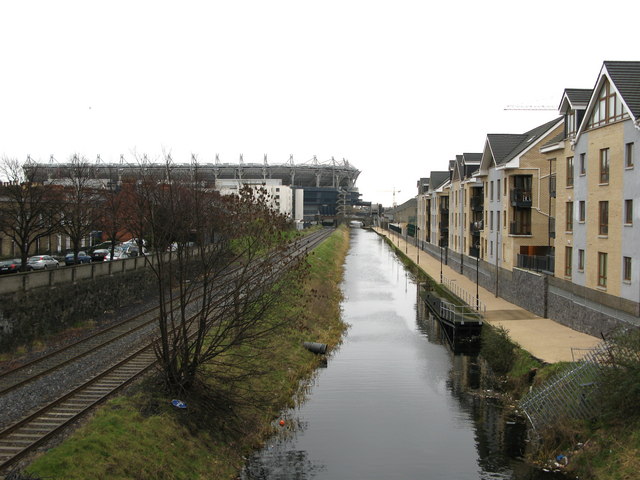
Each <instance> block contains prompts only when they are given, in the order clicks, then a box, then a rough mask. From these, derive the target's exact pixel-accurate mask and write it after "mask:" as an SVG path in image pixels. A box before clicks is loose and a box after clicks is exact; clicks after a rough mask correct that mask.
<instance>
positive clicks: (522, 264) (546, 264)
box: [516, 253, 555, 272]
mask: <svg viewBox="0 0 640 480" xmlns="http://www.w3.org/2000/svg"><path fill="white" fill-rule="evenodd" d="M516 266H517V267H518V268H525V269H527V270H533V271H536V272H553V271H554V269H555V257H554V256H553V255H523V254H521V253H518V254H517V259H516Z"/></svg>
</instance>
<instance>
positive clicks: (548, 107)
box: [504, 105, 557, 110]
mask: <svg viewBox="0 0 640 480" xmlns="http://www.w3.org/2000/svg"><path fill="white" fill-rule="evenodd" d="M504 110H557V108H556V107H554V106H553V105H507V106H506V107H504Z"/></svg>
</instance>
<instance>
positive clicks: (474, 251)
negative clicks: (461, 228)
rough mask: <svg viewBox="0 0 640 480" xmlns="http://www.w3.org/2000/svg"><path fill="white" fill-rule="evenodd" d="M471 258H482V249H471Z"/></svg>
mask: <svg viewBox="0 0 640 480" xmlns="http://www.w3.org/2000/svg"><path fill="white" fill-rule="evenodd" d="M469 256H470V257H474V258H478V257H480V247H469Z"/></svg>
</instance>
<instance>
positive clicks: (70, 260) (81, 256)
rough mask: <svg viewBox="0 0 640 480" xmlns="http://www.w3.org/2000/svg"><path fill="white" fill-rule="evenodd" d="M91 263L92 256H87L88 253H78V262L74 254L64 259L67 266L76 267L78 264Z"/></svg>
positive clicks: (69, 254) (67, 255)
mask: <svg viewBox="0 0 640 480" xmlns="http://www.w3.org/2000/svg"><path fill="white" fill-rule="evenodd" d="M90 261H91V255H87V252H83V251H80V252H78V261H77V262H76V259H75V256H74V255H73V252H70V253H67V254H66V255H65V257H64V263H65V265H74V264H76V263H89V262H90Z"/></svg>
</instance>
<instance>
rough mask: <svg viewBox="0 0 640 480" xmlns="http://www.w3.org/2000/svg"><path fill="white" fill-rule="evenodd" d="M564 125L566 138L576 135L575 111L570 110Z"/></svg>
mask: <svg viewBox="0 0 640 480" xmlns="http://www.w3.org/2000/svg"><path fill="white" fill-rule="evenodd" d="M565 124H566V125H567V137H570V136H572V135H575V133H576V111H575V110H571V111H569V112H568V113H567V119H566V122H565Z"/></svg>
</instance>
